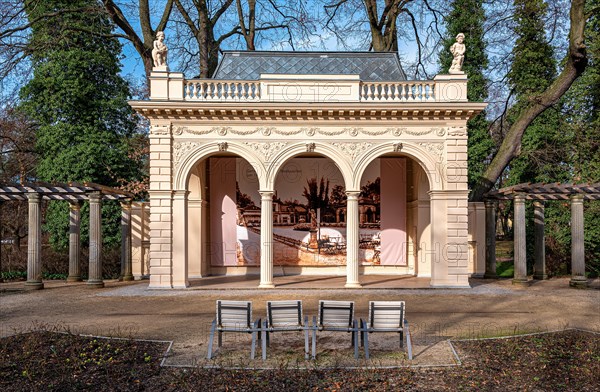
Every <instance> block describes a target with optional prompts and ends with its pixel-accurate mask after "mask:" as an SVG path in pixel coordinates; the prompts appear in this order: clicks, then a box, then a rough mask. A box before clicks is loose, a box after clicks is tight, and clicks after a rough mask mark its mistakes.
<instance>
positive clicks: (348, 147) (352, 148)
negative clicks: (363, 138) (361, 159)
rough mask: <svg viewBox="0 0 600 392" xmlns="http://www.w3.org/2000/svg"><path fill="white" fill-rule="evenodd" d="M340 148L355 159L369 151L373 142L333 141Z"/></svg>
mask: <svg viewBox="0 0 600 392" xmlns="http://www.w3.org/2000/svg"><path fill="white" fill-rule="evenodd" d="M331 144H333V145H334V146H336V147H337V148H339V149H340V150H341V151H342V152H343V153H344V154H345V155H346V156H348V157H350V159H352V160H355V159H356V157H358V156H359V155H360V154H362V153H363V152H365V151H367V150H368V149H369V148H370V147H371V146H372V145H373V144H371V143H331Z"/></svg>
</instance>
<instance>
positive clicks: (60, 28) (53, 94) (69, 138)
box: [21, 0, 140, 247]
mask: <svg viewBox="0 0 600 392" xmlns="http://www.w3.org/2000/svg"><path fill="white" fill-rule="evenodd" d="M99 6H100V4H99V3H97V2H96V1H93V0H92V1H90V0H47V1H43V2H39V1H34V2H32V1H26V2H25V10H26V12H27V16H28V18H29V20H30V21H31V22H32V27H31V37H30V42H29V45H30V48H31V60H32V63H33V70H34V71H33V78H32V79H31V81H30V82H29V83H28V84H27V85H26V86H25V87H24V88H23V89H22V90H21V98H22V104H21V108H22V110H23V111H24V112H25V113H26V114H27V115H28V116H29V117H30V118H31V119H32V120H34V121H35V123H36V124H37V132H36V148H37V151H38V154H39V161H38V165H37V178H38V179H39V180H41V181H58V182H67V181H78V182H83V181H91V182H97V183H100V184H103V185H108V186H118V185H120V184H121V183H122V182H124V181H128V180H132V179H134V178H136V177H138V176H139V175H140V173H139V165H138V164H137V163H135V162H133V161H132V160H131V159H130V158H129V157H128V153H129V148H128V142H127V141H128V137H130V136H132V135H133V134H134V133H135V122H134V116H133V111H132V109H131V108H130V107H129V105H128V104H127V98H128V95H129V89H128V86H127V83H126V82H125V80H123V79H122V78H121V77H120V76H119V71H120V63H119V56H120V51H121V45H120V44H119V42H118V41H117V40H116V39H115V38H108V37H109V36H110V34H111V33H112V25H111V23H110V21H109V19H107V16H106V15H105V14H104V13H102V12H101V10H100V8H99ZM57 11H61V12H58V16H56V17H54V18H52V19H44V18H39V17H40V16H41V15H44V14H47V13H50V12H57ZM38 19H39V20H38ZM67 211H68V210H67V206H66V203H50V205H49V210H48V214H47V218H46V220H47V225H46V228H47V229H48V230H49V231H50V232H51V234H52V236H51V241H52V243H53V244H54V245H59V246H62V247H64V246H66V245H67V243H68V239H67V238H68V237H67V235H66V232H67V231H68V212H67ZM118 211H119V208H118V206H117V205H115V204H114V203H113V204H110V203H105V205H104V207H103V218H104V219H103V221H104V222H103V223H104V224H105V226H104V228H103V231H104V238H105V243H106V244H107V245H112V244H115V243H118V239H119V226H118V224H117V223H118V219H119V213H118ZM86 219H87V214H86V213H85V212H83V213H82V220H86ZM86 223H87V222H83V225H82V228H83V229H84V230H85V228H87V224H86ZM107 223H110V224H107ZM82 234H83V236H84V237H85V236H86V234H87V232H84V233H82Z"/></svg>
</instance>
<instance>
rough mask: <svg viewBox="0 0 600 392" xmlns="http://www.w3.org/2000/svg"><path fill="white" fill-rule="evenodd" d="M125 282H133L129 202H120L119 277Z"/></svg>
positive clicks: (128, 200)
mask: <svg viewBox="0 0 600 392" xmlns="http://www.w3.org/2000/svg"><path fill="white" fill-rule="evenodd" d="M120 280H123V281H125V282H127V281H131V280H133V274H132V272H131V200H130V199H126V200H124V201H122V202H121V276H120Z"/></svg>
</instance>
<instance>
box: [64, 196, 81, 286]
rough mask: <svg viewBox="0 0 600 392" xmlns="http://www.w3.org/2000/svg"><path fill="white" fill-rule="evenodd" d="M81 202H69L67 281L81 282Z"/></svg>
mask: <svg viewBox="0 0 600 392" xmlns="http://www.w3.org/2000/svg"><path fill="white" fill-rule="evenodd" d="M80 263H81V203H80V202H75V203H70V204H69V276H68V277H67V282H81V280H82V279H81V264H80Z"/></svg>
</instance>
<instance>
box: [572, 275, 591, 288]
mask: <svg viewBox="0 0 600 392" xmlns="http://www.w3.org/2000/svg"><path fill="white" fill-rule="evenodd" d="M569 286H571V287H575V288H577V289H585V288H587V286H588V282H587V279H586V278H584V277H582V276H576V277H574V278H571V280H570V281H569Z"/></svg>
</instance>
